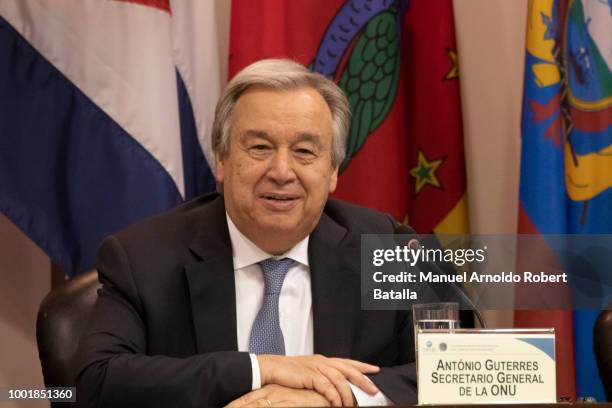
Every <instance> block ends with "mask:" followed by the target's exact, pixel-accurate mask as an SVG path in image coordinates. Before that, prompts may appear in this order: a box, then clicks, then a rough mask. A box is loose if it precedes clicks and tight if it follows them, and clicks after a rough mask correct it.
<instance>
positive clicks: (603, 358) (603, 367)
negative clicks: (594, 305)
mask: <svg viewBox="0 0 612 408" xmlns="http://www.w3.org/2000/svg"><path fill="white" fill-rule="evenodd" d="M593 330H594V333H593V338H594V345H593V346H594V349H595V357H596V358H597V366H598V367H599V377H600V378H601V382H602V383H603V386H604V391H605V393H606V399H607V400H608V402H612V310H602V311H601V313H600V314H599V317H598V318H597V321H596V322H595V328H594V329H593Z"/></svg>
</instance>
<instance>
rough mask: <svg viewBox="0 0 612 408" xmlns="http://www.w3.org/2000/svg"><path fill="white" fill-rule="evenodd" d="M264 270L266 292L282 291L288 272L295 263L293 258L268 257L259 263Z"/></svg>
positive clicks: (276, 292)
mask: <svg viewBox="0 0 612 408" xmlns="http://www.w3.org/2000/svg"><path fill="white" fill-rule="evenodd" d="M259 265H260V266H261V269H262V270H263V277H264V285H265V294H270V293H275V294H278V293H280V290H281V288H282V287H283V282H284V281H285V276H286V275H287V272H288V271H289V269H290V268H291V265H293V259H289V258H283V259H274V258H268V259H266V260H263V261H261V262H260V263H259Z"/></svg>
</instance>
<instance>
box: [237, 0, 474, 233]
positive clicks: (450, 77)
mask: <svg viewBox="0 0 612 408" xmlns="http://www.w3.org/2000/svg"><path fill="white" fill-rule="evenodd" d="M230 32H231V34H230V61H229V73H230V77H232V76H233V75H235V74H236V73H237V72H238V71H239V70H240V69H242V68H243V67H245V66H246V65H248V64H250V63H251V62H254V61H256V60H258V59H261V58H271V57H276V58H279V57H280V58H292V59H295V60H297V61H299V62H301V63H302V64H304V65H306V66H308V67H310V69H311V70H313V71H316V72H319V73H321V74H323V75H326V76H328V77H329V78H332V79H333V80H335V81H336V82H337V83H338V85H339V86H340V87H341V88H342V89H343V90H344V92H345V93H346V94H347V97H348V99H349V103H350V105H351V112H352V115H353V118H352V124H351V130H350V134H349V137H348V143H347V159H346V160H345V162H344V163H342V166H341V175H340V181H339V183H338V188H337V190H336V192H335V194H334V195H335V196H336V197H338V198H341V199H344V200H348V201H351V202H354V203H357V204H360V205H364V206H367V207H371V208H375V209H378V210H380V211H384V212H387V213H389V214H391V215H393V216H394V217H396V218H397V219H398V220H404V219H406V217H407V215H409V218H410V223H411V224H412V225H413V226H415V227H416V229H417V230H418V231H419V232H422V233H427V232H431V231H434V230H436V231H438V230H440V229H441V228H442V226H446V227H447V229H445V230H443V231H440V232H464V231H465V230H466V229H467V210H466V209H467V205H466V201H465V199H464V195H465V170H464V162H463V141H462V134H461V110H460V107H459V88H458V80H457V75H458V69H457V58H456V52H455V39H454V24H453V14H452V5H451V0H440V1H437V2H424V1H423V2H416V1H408V0H394V1H393V0H384V1H368V2H364V1H359V0H309V1H304V2H288V1H285V0H261V1H257V2H253V1H247V0H233V1H232V16H231V31H230ZM453 210H454V211H453ZM449 214H450V215H449ZM449 226H450V227H449ZM436 228H438V229H436ZM449 228H450V229H449ZM453 228H455V229H453Z"/></svg>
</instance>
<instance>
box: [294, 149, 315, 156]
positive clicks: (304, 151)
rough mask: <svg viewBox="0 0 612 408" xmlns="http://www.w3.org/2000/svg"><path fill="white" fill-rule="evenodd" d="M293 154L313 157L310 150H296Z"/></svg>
mask: <svg viewBox="0 0 612 408" xmlns="http://www.w3.org/2000/svg"><path fill="white" fill-rule="evenodd" d="M295 152H296V153H297V154H299V155H303V156H312V155H314V152H313V151H312V150H310V149H296V150H295Z"/></svg>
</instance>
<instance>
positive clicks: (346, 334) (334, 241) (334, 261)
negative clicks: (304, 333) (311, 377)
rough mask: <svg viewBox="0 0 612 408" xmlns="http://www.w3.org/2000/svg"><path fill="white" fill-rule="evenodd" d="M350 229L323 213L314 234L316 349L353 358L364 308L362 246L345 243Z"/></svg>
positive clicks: (311, 257)
mask: <svg viewBox="0 0 612 408" xmlns="http://www.w3.org/2000/svg"><path fill="white" fill-rule="evenodd" d="M345 235H346V230H345V229H344V228H342V227H340V226H339V225H338V224H336V223H335V222H334V221H332V220H331V218H329V217H328V216H327V215H326V214H323V215H322V217H321V221H320V222H319V225H318V226H317V228H316V229H315V231H313V233H312V234H311V236H310V241H309V248H308V256H309V263H310V270H311V278H312V281H311V285H312V299H313V302H312V303H313V326H314V351H315V353H320V354H323V355H326V356H337V357H350V356H351V350H352V344H353V338H354V330H355V323H356V319H357V313H358V312H359V308H360V303H359V302H360V299H359V294H360V275H359V273H360V272H359V271H360V257H359V248H351V247H347V246H343V245H342V244H341V241H342V238H343V237H344V236H345Z"/></svg>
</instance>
